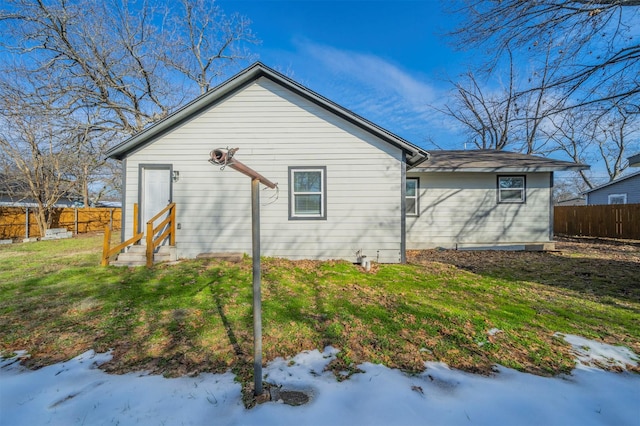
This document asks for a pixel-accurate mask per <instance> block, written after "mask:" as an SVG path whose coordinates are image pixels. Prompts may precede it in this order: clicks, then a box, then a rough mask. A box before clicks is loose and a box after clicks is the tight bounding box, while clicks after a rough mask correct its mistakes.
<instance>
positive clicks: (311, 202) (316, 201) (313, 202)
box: [294, 195, 322, 216]
mask: <svg viewBox="0 0 640 426" xmlns="http://www.w3.org/2000/svg"><path fill="white" fill-rule="evenodd" d="M294 198H295V214H296V215H315V216H320V215H321V214H322V211H321V198H322V196H321V195H296V196H295V197H294Z"/></svg>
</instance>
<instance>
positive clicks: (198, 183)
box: [125, 78, 402, 262]
mask: <svg viewBox="0 0 640 426" xmlns="http://www.w3.org/2000/svg"><path fill="white" fill-rule="evenodd" d="M227 147H229V148H236V147H237V148H240V150H239V151H238V152H237V154H236V158H237V159H238V160H239V161H241V162H243V163H244V164H245V165H247V166H249V167H251V168H253V169H254V170H256V171H257V172H259V173H261V174H262V175H264V176H265V177H266V178H268V179H270V180H271V181H273V182H276V183H278V187H279V190H278V192H276V191H274V190H268V189H267V190H264V191H261V201H262V206H261V245H262V255H263V256H280V257H288V258H292V259H303V258H307V259H335V258H342V259H348V260H355V259H356V257H355V252H356V251H357V250H360V249H362V250H363V252H364V254H365V255H367V256H368V257H369V258H372V259H376V258H377V257H378V256H379V260H380V261H381V262H398V261H399V260H400V248H401V239H402V236H401V220H400V208H401V202H402V200H401V196H400V194H401V192H400V189H401V188H400V186H401V170H402V163H401V160H402V153H401V151H400V150H399V149H397V148H395V147H392V146H390V145H389V144H387V143H385V142H383V141H381V140H379V139H378V138H376V137H374V136H372V135H371V134H369V133H368V132H365V131H363V130H361V129H359V128H358V127H356V126H354V125H352V124H350V123H348V122H346V121H344V120H342V119H339V118H337V117H336V116H334V115H333V114H330V113H328V112H327V111H326V110H324V109H323V108H321V107H319V106H317V105H315V104H313V103H312V102H310V101H307V100H305V99H304V98H302V97H300V96H297V95H295V94H293V93H291V92H290V91H288V90H286V89H283V88H282V87H281V86H279V85H277V84H274V83H272V82H271V81H269V80H267V79H264V78H261V79H259V80H257V81H256V82H254V83H253V84H251V85H249V86H248V87H246V88H244V89H242V90H240V91H239V92H237V93H236V94H235V95H233V96H231V97H229V98H227V99H226V100H224V101H222V102H221V103H219V104H218V105H216V106H215V107H213V108H210V109H209V110H207V111H205V112H203V113H201V114H200V115H198V116H197V117H194V118H192V119H191V120H190V121H189V122H187V123H185V124H183V125H182V126H180V127H178V128H176V129H174V130H173V131H171V132H169V133H168V134H165V135H164V136H162V137H161V138H159V139H158V140H156V141H154V142H153V143H152V144H150V145H147V146H146V147H144V148H142V149H141V150H139V151H138V152H135V153H133V154H131V155H130V156H129V157H127V161H126V170H127V179H126V191H125V194H126V204H127V210H126V211H127V212H128V213H127V214H128V215H130V214H131V213H130V212H131V211H132V207H131V206H132V205H133V203H136V202H138V167H139V164H151V163H153V164H172V165H173V170H176V171H179V172H180V179H179V181H178V182H176V183H174V184H173V201H174V202H176V203H177V217H178V219H177V220H178V222H179V223H180V225H181V229H180V230H178V231H177V248H178V256H179V257H194V256H196V255H197V254H199V253H205V252H220V251H239V252H244V253H250V252H251V183H250V179H249V178H248V177H246V176H244V175H242V174H240V173H238V172H236V171H234V170H232V169H231V168H226V169H225V170H224V171H221V170H220V167H219V166H215V165H212V164H210V163H209V162H208V159H209V152H210V151H211V150H212V149H214V148H227ZM289 166H311V167H313V166H326V174H327V176H326V178H327V188H326V190H327V198H326V199H327V219H326V220H289V216H288V189H289V188H288V167H289ZM262 188H264V187H262ZM276 194H277V197H275V196H276ZM125 233H126V235H127V236H129V235H131V234H132V230H131V219H130V217H127V218H126V228H125Z"/></svg>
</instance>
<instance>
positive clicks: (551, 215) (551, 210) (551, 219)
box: [549, 172, 555, 241]
mask: <svg viewBox="0 0 640 426" xmlns="http://www.w3.org/2000/svg"><path fill="white" fill-rule="evenodd" d="M553 186H554V182H553V172H549V241H553V236H554V232H553V230H554V228H555V223H554V220H555V219H554V213H555V212H554V209H555V206H554V205H553Z"/></svg>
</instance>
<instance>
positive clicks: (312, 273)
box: [0, 237, 640, 380]
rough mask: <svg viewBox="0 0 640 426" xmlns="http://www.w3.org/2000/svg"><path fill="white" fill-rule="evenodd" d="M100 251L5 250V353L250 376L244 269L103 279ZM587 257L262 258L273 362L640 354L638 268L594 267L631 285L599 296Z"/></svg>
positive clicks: (268, 355) (247, 270)
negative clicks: (589, 345)
mask: <svg viewBox="0 0 640 426" xmlns="http://www.w3.org/2000/svg"><path fill="white" fill-rule="evenodd" d="M100 247H101V237H84V238H78V239H69V240H59V241H46V242H37V243H29V244H13V245H8V246H0V330H2V333H1V334H0V351H2V352H3V353H5V354H7V353H9V352H12V351H15V350H21V349H22V350H26V351H28V352H29V353H30V354H31V359H30V360H29V361H28V364H29V365H30V366H32V367H38V366H42V365H46V364H50V363H54V362H59V361H63V360H66V359H68V358H70V357H73V356H75V355H78V354H79V353H81V352H84V351H86V350H88V349H95V350H97V351H106V350H109V349H112V350H113V353H114V359H113V361H111V362H110V363H109V364H108V365H106V369H107V370H109V371H114V372H126V371H132V370H141V369H144V370H149V371H152V372H155V373H162V374H165V375H168V376H176V375H182V374H195V373H198V372H204V371H206V372H222V371H226V370H228V369H232V370H233V371H235V372H236V373H238V374H239V378H240V380H250V372H251V371H252V364H251V363H252V350H253V349H252V348H253V343H252V308H251V301H252V295H251V260H250V259H248V258H247V259H245V260H244V261H243V262H242V263H240V264H230V263H225V262H220V261H215V260H192V261H184V262H181V263H179V264H177V265H174V266H166V265H164V266H162V265H160V266H156V267H154V268H152V269H146V268H135V269H134V268H132V269H127V268H117V267H107V268H102V267H100V266H98V264H99V250H100ZM434 253H435V252H434ZM578 254H579V253H570V254H567V255H564V256H563V255H560V254H557V253H556V254H547V253H545V254H539V253H531V254H527V253H523V254H519V255H518V256H520V257H519V259H521V262H522V264H520V265H518V266H516V267H512V269H509V268H508V267H507V265H505V264H504V262H503V263H502V264H501V263H500V262H499V261H497V260H496V259H500V256H501V255H499V254H497V255H496V254H492V259H493V260H492V262H493V263H491V262H489V263H488V262H483V261H482V257H481V256H482V253H474V254H472V256H476V257H477V256H480V257H479V258H478V259H479V260H480V264H482V265H483V267H482V268H476V269H475V270H474V268H470V267H465V266H464V265H458V266H456V265H454V264H449V263H447V262H445V261H444V260H446V259H447V252H438V256H440V257H443V259H444V260H443V259H441V261H440V262H432V261H430V260H429V257H430V256H429V253H428V252H427V253H422V254H421V255H420V256H417V257H416V258H415V259H416V260H415V261H416V262H418V263H416V264H409V265H374V268H373V270H372V272H371V273H365V272H364V271H363V270H362V269H361V268H360V267H358V266H354V265H352V264H350V263H347V262H314V261H299V262H292V261H288V260H282V259H273V258H265V259H264V260H263V289H262V294H263V324H264V326H263V337H264V339H263V347H264V361H265V362H268V361H269V360H272V359H274V358H276V357H287V356H292V355H295V354H297V353H299V352H301V351H304V350H311V349H322V348H323V347H325V346H326V345H332V346H334V347H337V348H339V349H340V350H341V352H340V355H339V360H338V361H337V362H334V363H333V365H332V367H334V368H335V369H336V371H344V370H346V371H349V370H351V371H355V366H356V365H357V364H358V363H361V362H365V361H370V362H375V363H382V364H385V365H387V366H389V367H397V368H402V369H404V370H407V371H419V370H421V369H422V368H423V364H424V361H442V362H445V363H447V364H449V365H450V366H452V367H455V368H460V369H464V370H467V371H477V372H489V371H491V367H492V366H493V365H494V364H502V365H505V366H509V367H513V368H516V369H518V370H522V371H528V372H532V373H536V374H545V375H548V374H556V373H560V372H567V371H569V370H570V369H571V368H572V366H573V356H572V355H571V354H570V353H569V351H568V349H569V348H568V345H566V344H565V343H564V342H563V341H562V340H560V339H558V338H556V337H554V333H556V332H561V333H570V334H578V335H582V336H585V337H588V338H592V339H597V340H601V341H606V342H608V343H613V344H622V345H625V346H627V347H629V348H631V349H632V350H633V351H635V352H636V353H640V320H639V318H640V315H639V314H640V300H639V299H638V288H637V286H638V284H637V281H638V279H637V277H638V270H640V263H635V262H630V261H619V262H615V261H611V262H603V263H599V264H598V265H599V266H598V268H599V273H600V274H604V275H605V276H606V274H607V271H606V270H602V269H603V268H604V266H603V265H605V264H610V268H611V273H612V274H617V275H616V276H621V277H622V278H620V279H625V278H624V277H626V276H628V277H630V278H629V283H630V284H629V286H632V285H635V286H636V287H635V289H630V291H628V292H623V291H615V292H612V291H604V290H603V289H602V288H603V287H605V288H606V287H607V286H606V285H603V284H602V282H601V281H602V280H600V281H599V287H594V288H595V289H596V290H595V291H594V290H593V289H590V288H586V287H585V286H584V284H583V280H584V277H581V276H580V275H579V274H578V275H576V274H575V273H574V272H575V271H573V270H571V271H570V268H572V267H575V264H574V263H572V262H575V261H576V259H578V260H583V259H584V256H583V257H580V256H578ZM460 255H461V254H460V253H457V256H460ZM527 256H528V257H527ZM433 257H435V254H434V256H433ZM506 259H507V260H505V262H507V261H508V262H513V258H511V259H509V258H508V257H507V258H506ZM536 262H537V263H536ZM563 262H564V263H563ZM563 264H565V268H566V270H562V267H563V266H562V265H563ZM536 265H537V268H536ZM550 265H552V267H551V266H550ZM525 266H526V267H525ZM523 268H524V271H522V269H523ZM625 268H627V269H628V270H627V269H625ZM531 270H535V271H538V272H536V273H531ZM540 271H542V272H540ZM545 271H549V273H547V274H546V275H545V273H544V272H545ZM621 271H623V272H621ZM624 271H627V272H624ZM551 272H552V273H553V274H555V275H558V274H559V276H560V277H562V278H563V279H564V281H562V280H560V281H561V285H560V284H558V282H556V281H552V280H551V279H550V278H549V277H550V276H551V275H550V273H551ZM620 274H622V275H620ZM625 274H626V275H625ZM555 275H554V276H555ZM634 277H635V278H634ZM571 280H574V281H571ZM617 281H618V280H616V282H617ZM572 282H573V283H574V284H575V285H573V286H572V285H571V283H572ZM604 282H605V283H606V280H605V281H604ZM633 283H635V284H633ZM496 330H499V331H497V332H496ZM267 380H268V379H267Z"/></svg>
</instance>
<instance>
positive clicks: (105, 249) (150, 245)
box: [100, 203, 176, 267]
mask: <svg viewBox="0 0 640 426" xmlns="http://www.w3.org/2000/svg"><path fill="white" fill-rule="evenodd" d="M175 207H176V203H170V204H168V205H167V206H166V207H165V208H163V209H162V210H161V211H160V212H159V213H158V214H156V215H155V216H154V217H152V218H151V219H150V220H149V221H147V223H146V229H145V231H146V232H137V229H138V204H137V203H136V204H134V205H133V237H131V238H129V239H128V240H127V241H124V242H122V243H120V244H118V245H117V246H115V247H113V248H112V247H111V228H110V227H106V228H105V230H104V242H103V245H102V261H101V262H100V264H101V265H102V266H107V265H109V258H111V256H113V255H114V254H116V253H118V252H119V251H121V250H122V249H124V248H125V247H128V246H130V245H132V244H136V243H139V242H140V241H142V239H143V238H146V244H147V247H146V264H147V267H151V266H153V253H154V251H155V249H156V248H157V247H158V246H159V245H160V244H161V243H162V241H164V240H165V239H166V238H167V237H168V238H169V244H170V245H172V246H174V245H175V244H176V209H175ZM167 211H168V212H169V215H168V216H167V217H166V218H165V219H164V220H163V221H162V222H160V223H159V224H158V226H156V227H154V226H153V222H154V221H155V220H157V219H158V218H160V217H162V215H163V214H165V213H167ZM167 225H169V226H168V227H167V229H166V230H164V232H162V234H160V235H158V236H157V237H156V238H154V237H153V236H154V235H155V233H156V232H159V231H160V230H162V228H164V227H165V226H167ZM145 233H146V235H145Z"/></svg>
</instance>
